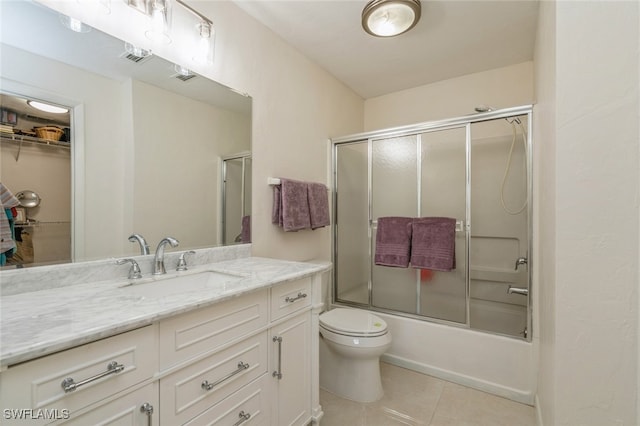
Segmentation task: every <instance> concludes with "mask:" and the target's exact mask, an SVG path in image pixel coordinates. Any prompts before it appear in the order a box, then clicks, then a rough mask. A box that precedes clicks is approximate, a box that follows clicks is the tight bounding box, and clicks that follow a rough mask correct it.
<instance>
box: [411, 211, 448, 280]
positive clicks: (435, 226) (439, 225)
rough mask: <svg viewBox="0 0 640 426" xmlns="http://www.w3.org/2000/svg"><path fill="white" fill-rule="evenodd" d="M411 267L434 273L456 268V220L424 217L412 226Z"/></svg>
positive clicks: (414, 221)
mask: <svg viewBox="0 0 640 426" xmlns="http://www.w3.org/2000/svg"><path fill="white" fill-rule="evenodd" d="M411 227H412V237H411V238H412V241H411V266H412V267H414V268H421V269H432V270H434V271H451V270H453V269H455V267H456V245H455V244H456V220H455V219H453V218H450V217H424V218H420V219H414V220H413V224H412V226H411Z"/></svg>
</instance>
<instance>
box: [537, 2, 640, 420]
mask: <svg viewBox="0 0 640 426" xmlns="http://www.w3.org/2000/svg"><path fill="white" fill-rule="evenodd" d="M638 8H639V6H638V3H637V2H557V3H549V4H545V3H544V2H543V7H542V14H541V21H540V27H539V39H538V48H537V57H536V60H537V70H538V71H539V75H538V79H537V83H538V86H537V93H538V96H539V97H540V113H541V116H540V117H538V119H539V120H540V122H539V124H538V126H537V127H538V128H539V129H540V136H544V137H546V139H544V140H541V148H540V149H541V152H540V155H541V165H540V167H541V171H542V173H544V172H545V171H546V170H547V167H549V169H550V173H549V175H548V176H545V177H544V178H543V179H541V181H540V184H541V189H542V191H547V190H548V191H549V192H548V193H545V196H544V197H541V203H542V204H541V205H540V229H541V232H540V237H541V242H540V251H541V252H542V253H546V251H547V250H549V252H550V253H549V254H543V259H546V260H547V262H546V263H544V264H543V268H544V269H543V271H542V274H541V276H540V288H541V289H542V290H541V294H540V298H541V312H540V317H541V318H540V319H541V321H540V327H541V333H540V334H541V338H540V340H541V345H540V346H541V357H540V360H541V368H540V375H539V376H540V387H539V390H538V401H539V413H541V421H542V423H543V424H544V425H547V426H549V425H558V426H560V425H608V424H625V425H632V424H638V407H637V401H638V255H639V249H638V222H639V219H640V212H639V210H638V203H637V199H638V195H639V194H638V193H639V179H638V178H639V176H638V175H639V173H638V172H639V169H638V160H639V156H638V140H639V137H640V134H639V129H640V126H639V121H640V119H639V116H640V114H639V112H640V108H639V101H640V97H639V93H640V92H639V89H638V86H639V81H638V80H639V78H638V77H639V65H638V63H639V58H638V51H639V45H640V38H639V31H638V28H639V24H640V20H639V18H640V14H639V11H638ZM605 29H606V30H605ZM611 29H615V31H612V30H611ZM543 118H544V119H545V120H544V121H543V120H542V119H543ZM540 136H539V137H538V140H540ZM542 144H544V145H542ZM547 209H549V210H547ZM551 212H553V213H551Z"/></svg>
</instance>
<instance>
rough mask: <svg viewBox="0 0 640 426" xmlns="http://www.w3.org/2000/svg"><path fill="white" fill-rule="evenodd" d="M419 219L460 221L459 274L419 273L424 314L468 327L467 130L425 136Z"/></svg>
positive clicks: (425, 134)
mask: <svg viewBox="0 0 640 426" xmlns="http://www.w3.org/2000/svg"><path fill="white" fill-rule="evenodd" d="M420 171H421V177H420V191H419V193H420V216H422V217H450V218H454V219H456V222H457V223H456V234H455V260H456V262H455V269H453V270H452V271H448V272H443V271H431V270H425V269H423V270H419V271H418V273H419V276H418V281H419V287H418V288H419V293H418V297H419V301H420V314H421V315H424V316H428V317H432V318H439V319H442V320H447V321H454V322H458V323H466V322H467V284H466V277H467V268H466V264H467V237H466V232H465V224H466V223H467V149H466V128H465V127H459V128H453V129H448V130H440V131H433V132H429V133H423V134H422V135H421V169H420Z"/></svg>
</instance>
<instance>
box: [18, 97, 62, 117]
mask: <svg viewBox="0 0 640 426" xmlns="http://www.w3.org/2000/svg"><path fill="white" fill-rule="evenodd" d="M27 103H28V104H29V105H31V106H32V107H34V108H35V109H39V110H40V111H44V112H51V113H54V114H65V113H67V112H69V108H63V107H59V106H57V105H51V104H46V103H44V102H38V101H32V100H28V101H27Z"/></svg>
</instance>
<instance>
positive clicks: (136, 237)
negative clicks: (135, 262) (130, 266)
mask: <svg viewBox="0 0 640 426" xmlns="http://www.w3.org/2000/svg"><path fill="white" fill-rule="evenodd" d="M129 241H131V242H132V243H135V242H136V241H137V242H138V244H140V254H142V255H145V254H149V244H147V241H146V240H145V239H144V237H143V236H142V235H140V234H132V235H130V236H129Z"/></svg>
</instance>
